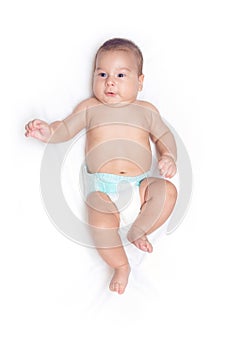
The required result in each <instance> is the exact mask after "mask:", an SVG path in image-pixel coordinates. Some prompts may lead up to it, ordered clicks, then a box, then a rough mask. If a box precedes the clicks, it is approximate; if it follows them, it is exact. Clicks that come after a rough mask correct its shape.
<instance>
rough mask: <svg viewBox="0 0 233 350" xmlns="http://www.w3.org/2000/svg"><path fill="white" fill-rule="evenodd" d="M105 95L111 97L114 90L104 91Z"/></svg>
mask: <svg viewBox="0 0 233 350" xmlns="http://www.w3.org/2000/svg"><path fill="white" fill-rule="evenodd" d="M105 95H107V96H111V97H114V96H116V94H115V92H112V91H106V92H105Z"/></svg>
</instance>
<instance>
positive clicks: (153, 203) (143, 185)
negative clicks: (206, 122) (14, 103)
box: [25, 38, 177, 294]
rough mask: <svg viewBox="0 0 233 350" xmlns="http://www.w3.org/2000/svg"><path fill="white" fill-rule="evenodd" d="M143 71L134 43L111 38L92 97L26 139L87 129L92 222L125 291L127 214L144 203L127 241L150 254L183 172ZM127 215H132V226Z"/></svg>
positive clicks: (100, 57)
mask: <svg viewBox="0 0 233 350" xmlns="http://www.w3.org/2000/svg"><path fill="white" fill-rule="evenodd" d="M142 66H143V57H142V53H141V51H140V49H139V48H138V47H137V46H136V45H135V44H134V43H133V42H132V41H130V40H126V39H120V38H116V39H111V40H108V41H106V42H105V43H104V44H103V45H102V46H101V47H100V48H99V50H98V51H97V54H96V57H95V64H94V74H93V97H91V98H89V99H87V100H84V101H82V102H81V103H79V104H78V106H77V107H76V108H75V109H74V112H73V113H72V114H71V115H69V116H68V117H67V118H65V119H64V120H62V121H55V122H53V123H51V124H48V123H46V122H44V121H42V120H39V119H35V120H33V121H30V122H29V123H28V124H27V125H26V126H25V129H26V133H25V135H26V136H27V137H29V136H30V137H34V138H36V139H38V140H40V141H42V142H46V143H48V142H49V143H57V142H65V141H68V140H70V139H71V138H73V137H74V136H75V135H76V134H77V133H79V132H80V131H81V130H82V129H84V128H85V129H86V147H85V155H86V156H85V161H86V162H85V166H84V176H85V177H86V178H87V179H88V181H87V182H86V183H87V186H88V189H87V197H86V205H87V213H88V224H89V227H90V232H91V234H92V237H93V241H94V243H95V247H96V249H97V250H98V252H99V254H100V256H101V257H102V258H103V260H104V261H105V262H106V263H107V264H108V265H109V266H110V267H111V268H113V269H114V274H113V277H112V280H111V282H110V286H109V288H110V290H111V291H114V292H117V293H119V294H122V293H123V292H124V291H125V288H126V286H127V283H128V277H129V274H130V266H129V262H128V258H127V256H126V253H125V249H124V247H123V244H122V239H121V237H120V235H119V228H120V226H121V224H122V222H123V221H122V220H123V217H122V216H121V214H122V213H121V212H123V211H124V210H125V207H126V209H128V207H130V205H131V204H133V205H134V209H133V210H134V212H135V205H138V207H137V211H136V212H135V214H136V216H135V219H134V220H133V222H132V223H131V226H130V227H129V230H128V233H127V239H128V240H129V241H130V242H131V243H133V244H134V245H135V246H136V247H137V248H138V249H141V250H142V251H144V252H148V253H151V252H152V250H153V247H152V244H151V243H150V242H149V240H148V239H147V235H148V234H150V233H152V232H153V231H155V230H156V229H157V228H159V227H160V226H161V225H162V224H163V223H164V222H165V221H166V220H167V219H168V217H169V216H170V214H171V212H172V210H173V208H174V205H175V203H176V198H177V191H176V188H175V186H174V185H173V184H172V183H171V182H170V181H168V180H166V178H171V177H173V176H174V175H175V173H176V144H175V140H174V137H173V135H172V133H171V131H170V130H169V128H168V127H167V126H166V125H165V124H164V122H163V121H162V119H161V117H160V115H159V112H158V110H157V109H156V108H155V107H154V106H153V105H152V104H151V103H149V102H145V101H141V100H137V95H138V92H139V91H141V90H142V87H143V80H144V75H143V73H142ZM150 140H151V141H152V143H154V144H155V146H156V152H157V157H158V169H159V170H160V174H161V176H160V177H157V178H156V177H154V176H152V174H151V167H152V150H151V142H150ZM126 194H128V196H129V197H130V199H131V203H129V202H130V201H128V202H127V203H125V199H124V200H123V202H124V203H123V205H122V203H121V202H122V201H120V199H121V198H125V197H124V196H125V195H126ZM126 197H127V195H126ZM137 203H138V204H137ZM125 204H127V205H125ZM123 209H124V210H123ZM128 216H129V215H128V214H127V210H126V215H125V220H126V221H127V217H128ZM127 224H128V223H127ZM125 225H126V224H125Z"/></svg>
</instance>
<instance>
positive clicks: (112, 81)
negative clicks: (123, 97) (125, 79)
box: [106, 75, 116, 86]
mask: <svg viewBox="0 0 233 350" xmlns="http://www.w3.org/2000/svg"><path fill="white" fill-rule="evenodd" d="M106 83H107V85H110V86H112V85H115V84H116V81H115V79H114V76H112V75H109V76H108V78H107V80H106Z"/></svg>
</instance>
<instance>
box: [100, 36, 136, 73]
mask: <svg viewBox="0 0 233 350" xmlns="http://www.w3.org/2000/svg"><path fill="white" fill-rule="evenodd" d="M109 51H124V52H131V53H132V54H133V55H134V56H135V60H136V62H137V66H138V75H139V76H140V75H142V69H143V56H142V52H141V50H140V49H139V47H138V46H137V45H136V44H134V42H133V41H131V40H128V39H122V38H114V39H110V40H108V41H105V43H103V45H101V46H100V48H99V49H98V51H97V53H96V56H95V66H96V60H97V57H98V55H99V54H100V53H102V52H109Z"/></svg>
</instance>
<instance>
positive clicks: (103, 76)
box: [98, 72, 107, 78]
mask: <svg viewBox="0 0 233 350" xmlns="http://www.w3.org/2000/svg"><path fill="white" fill-rule="evenodd" d="M98 75H99V76H100V77H101V78H106V77H107V74H106V73H104V72H101V73H99V74H98Z"/></svg>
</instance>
